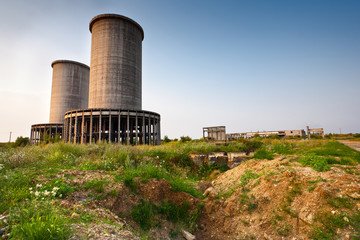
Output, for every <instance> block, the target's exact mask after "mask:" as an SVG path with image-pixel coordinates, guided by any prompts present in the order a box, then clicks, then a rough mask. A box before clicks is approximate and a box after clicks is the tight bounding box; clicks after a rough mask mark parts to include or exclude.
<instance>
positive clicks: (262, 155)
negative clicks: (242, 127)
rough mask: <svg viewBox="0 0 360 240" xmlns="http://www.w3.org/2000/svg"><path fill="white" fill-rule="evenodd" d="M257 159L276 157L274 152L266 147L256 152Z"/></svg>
mask: <svg viewBox="0 0 360 240" xmlns="http://www.w3.org/2000/svg"><path fill="white" fill-rule="evenodd" d="M254 158H255V159H268V160H272V159H274V153H272V152H271V151H268V150H267V149H266V148H260V149H258V150H257V151H256V152H255V153H254Z"/></svg>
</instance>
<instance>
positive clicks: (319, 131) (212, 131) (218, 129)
mask: <svg viewBox="0 0 360 240" xmlns="http://www.w3.org/2000/svg"><path fill="white" fill-rule="evenodd" d="M306 130H307V133H306V132H305V131H304V129H300V130H280V131H263V132H244V133H226V128H225V126H214V127H204V128H203V138H204V139H207V140H215V141H231V140H236V139H240V138H253V137H255V136H259V137H269V136H278V137H303V138H304V137H306V136H307V137H309V138H310V137H311V135H318V136H321V137H322V138H324V129H323V128H314V129H310V128H309V126H306Z"/></svg>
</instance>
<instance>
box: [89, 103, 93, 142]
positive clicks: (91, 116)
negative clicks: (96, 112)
mask: <svg viewBox="0 0 360 240" xmlns="http://www.w3.org/2000/svg"><path fill="white" fill-rule="evenodd" d="M92 134H93V115H92V110H91V112H90V141H89V142H90V143H92Z"/></svg>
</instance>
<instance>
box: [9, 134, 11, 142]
mask: <svg viewBox="0 0 360 240" xmlns="http://www.w3.org/2000/svg"><path fill="white" fill-rule="evenodd" d="M9 142H11V132H10V137H9Z"/></svg>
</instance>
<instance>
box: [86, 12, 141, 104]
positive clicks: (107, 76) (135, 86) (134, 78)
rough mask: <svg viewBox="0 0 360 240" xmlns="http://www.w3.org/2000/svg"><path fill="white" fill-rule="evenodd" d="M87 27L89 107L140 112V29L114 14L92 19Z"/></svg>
mask: <svg viewBox="0 0 360 240" xmlns="http://www.w3.org/2000/svg"><path fill="white" fill-rule="evenodd" d="M89 28H90V32H91V33H92V39H91V63H90V84H89V108H111V109H132V110H141V108H142V106H141V103H142V102H141V101H142V100H141V95H142V92H141V88H142V86H141V85H142V84H141V61H142V58H141V55H142V40H143V39H144V31H143V29H142V28H141V26H140V25H139V24H138V23H136V22H135V21H133V20H132V19H130V18H127V17H124V16H121V15H116V14H102V15H98V16H96V17H94V18H93V19H92V20H91V22H90V25H89Z"/></svg>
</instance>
